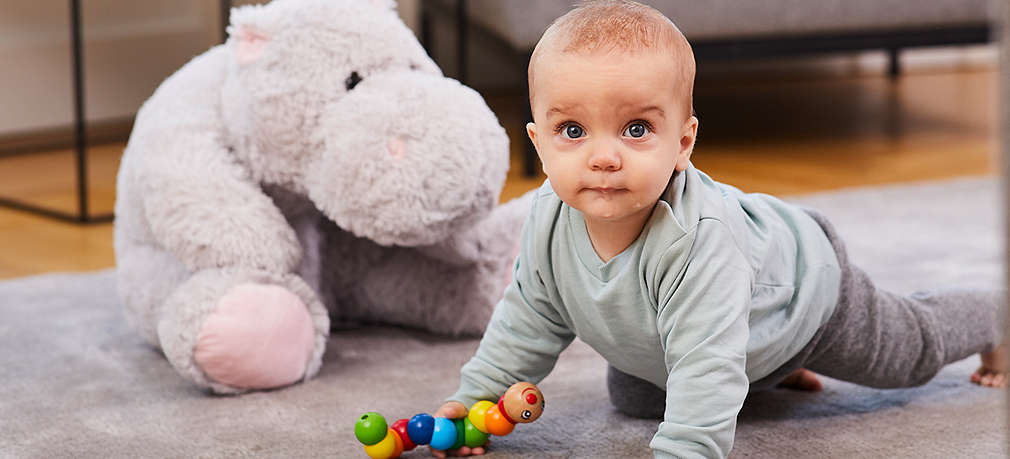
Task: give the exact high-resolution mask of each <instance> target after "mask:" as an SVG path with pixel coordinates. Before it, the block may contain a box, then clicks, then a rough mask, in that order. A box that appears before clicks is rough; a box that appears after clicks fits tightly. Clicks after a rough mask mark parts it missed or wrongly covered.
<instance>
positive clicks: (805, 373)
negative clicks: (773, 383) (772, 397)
mask: <svg viewBox="0 0 1010 459" xmlns="http://www.w3.org/2000/svg"><path fill="white" fill-rule="evenodd" d="M778 387H784V388H786V389H792V390H801V391H804V392H817V391H819V390H821V388H822V387H821V380H820V379H817V373H814V372H812V371H810V370H807V369H806V368H800V369H799V370H796V371H794V372H793V373H792V374H791V375H789V376H786V379H783V380H782V382H780V383H779V384H778Z"/></svg>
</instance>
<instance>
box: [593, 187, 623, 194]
mask: <svg viewBox="0 0 1010 459" xmlns="http://www.w3.org/2000/svg"><path fill="white" fill-rule="evenodd" d="M586 189H587V190H590V191H596V192H598V193H616V192H618V191H622V190H624V188H618V187H612V186H594V187H589V188H586Z"/></svg>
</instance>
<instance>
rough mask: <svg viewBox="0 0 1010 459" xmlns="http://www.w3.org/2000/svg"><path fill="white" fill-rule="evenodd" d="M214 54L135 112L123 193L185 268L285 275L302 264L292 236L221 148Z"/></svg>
mask: <svg viewBox="0 0 1010 459" xmlns="http://www.w3.org/2000/svg"><path fill="white" fill-rule="evenodd" d="M219 51H220V49H215V50H212V51H210V52H208V53H205V54H204V55H202V56H200V57H198V58H196V59H194V60H193V61H192V62H190V63H189V64H187V65H186V66H185V67H183V68H182V69H180V71H179V72H177V73H176V74H175V75H173V76H172V77H171V78H169V79H168V80H166V81H165V83H163V84H162V86H161V87H160V88H159V89H158V91H157V92H156V93H155V94H154V96H152V97H151V99H150V100H149V101H148V102H147V103H145V105H144V107H143V108H142V109H141V111H140V113H138V117H137V122H136V126H137V127H136V128H135V129H134V132H133V134H132V135H131V137H130V142H129V145H128V146H127V152H126V158H124V163H126V162H127V161H128V162H129V164H128V166H129V171H128V172H127V173H130V174H131V178H132V180H131V181H132V182H133V183H131V184H130V185H131V186H130V187H129V188H130V190H129V191H127V192H134V193H140V195H141V197H142V199H141V206H142V207H143V215H144V217H145V220H146V222H147V223H148V225H149V229H150V235H151V236H152V237H153V238H154V240H155V243H156V244H158V245H160V246H162V247H164V248H165V249H167V250H169V251H170V252H172V253H173V254H175V255H176V256H177V257H179V259H180V260H182V261H183V263H185V264H186V266H187V267H188V268H189V269H192V270H197V269H202V268H210V267H226V266H242V267H249V268H258V269H265V270H269V271H274V272H290V271H291V270H292V269H293V268H294V267H295V266H296V265H297V263H298V261H299V260H300V258H301V248H300V246H299V244H298V239H297V237H296V236H295V232H294V230H293V229H292V228H291V226H290V225H289V224H288V223H287V221H286V220H285V219H284V216H283V215H282V214H281V212H280V210H279V209H278V208H277V206H276V205H274V202H273V201H272V200H271V199H270V198H269V197H268V196H267V195H266V194H265V193H264V192H263V190H262V188H261V187H260V186H259V184H258V183H255V182H254V181H253V180H252V179H251V178H250V175H251V174H250V173H249V171H248V170H247V168H246V167H245V166H244V165H242V164H240V163H239V162H238V161H237V160H235V158H234V156H233V155H232V154H231V153H230V152H229V147H228V145H226V144H225V141H224V137H225V135H224V133H225V130H224V127H223V121H222V119H221V115H220V113H221V111H220V108H219V103H218V101H219V100H220V98H221V94H220V89H221V81H222V79H223V76H222V75H223V74H224V71H225V68H224V67H225V66H224V65H223V64H222V63H221V62H220V60H221V59H222V58H224V56H223V55H221V53H220V52H219ZM126 165H127V164H124V166H126ZM121 173H123V172H121Z"/></svg>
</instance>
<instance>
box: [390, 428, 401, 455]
mask: <svg viewBox="0 0 1010 459" xmlns="http://www.w3.org/2000/svg"><path fill="white" fill-rule="evenodd" d="M389 431H390V432H392V433H393V439H394V440H395V441H396V448H395V449H394V450H393V455H392V456H389V457H391V458H393V457H400V455H401V454H403V439H402V438H400V434H398V433H396V431H395V430H393V429H389Z"/></svg>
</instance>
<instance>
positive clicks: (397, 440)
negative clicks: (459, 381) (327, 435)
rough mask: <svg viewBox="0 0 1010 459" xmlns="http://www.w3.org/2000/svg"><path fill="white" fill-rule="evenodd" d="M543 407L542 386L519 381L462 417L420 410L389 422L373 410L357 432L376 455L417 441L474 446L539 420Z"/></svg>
mask: <svg viewBox="0 0 1010 459" xmlns="http://www.w3.org/2000/svg"><path fill="white" fill-rule="evenodd" d="M543 411H544V395H543V394H542V393H540V389H537V386H534V385H533V384H530V383H528V382H518V383H515V384H513V385H512V386H511V387H509V388H508V390H507V391H505V394H504V395H502V396H501V398H500V399H498V403H497V404H495V403H494V402H490V401H488V400H482V401H479V402H477V403H474V404H473V406H472V407H470V411H469V412H468V413H467V416H466V417H464V418H460V419H448V418H442V417H439V418H435V417H432V416H431V415H429V414H426V413H419V414H416V415H414V416H413V417H411V418H410V419H400V420H397V421H396V422H394V423H393V425H390V426H387V425H386V419H385V418H383V417H382V415H381V414H379V413H376V412H374V411H371V412H368V413H365V414H363V415H361V417H360V418H358V421H357V422H355V423H354V436H355V437H357V439H358V441H360V442H361V443H362V444H364V445H365V454H367V455H368V457H371V458H372V459H389V458H395V457H400V454H402V453H403V452H404V451H410V450H412V449H414V448H415V447H416V446H417V445H431V447H432V448H434V449H439V450H448V449H457V448H460V447H462V446H464V445H465V446H469V447H471V448H474V447H477V446H483V445H484V444H485V443H487V438H488V435H497V436H499V437H502V436H505V435H508V434H509V433H511V432H512V429H513V428H515V425H516V424H517V423H518V424H526V423H530V422H533V421H536V420H537V418H539V417H540V414H541V413H543Z"/></svg>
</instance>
